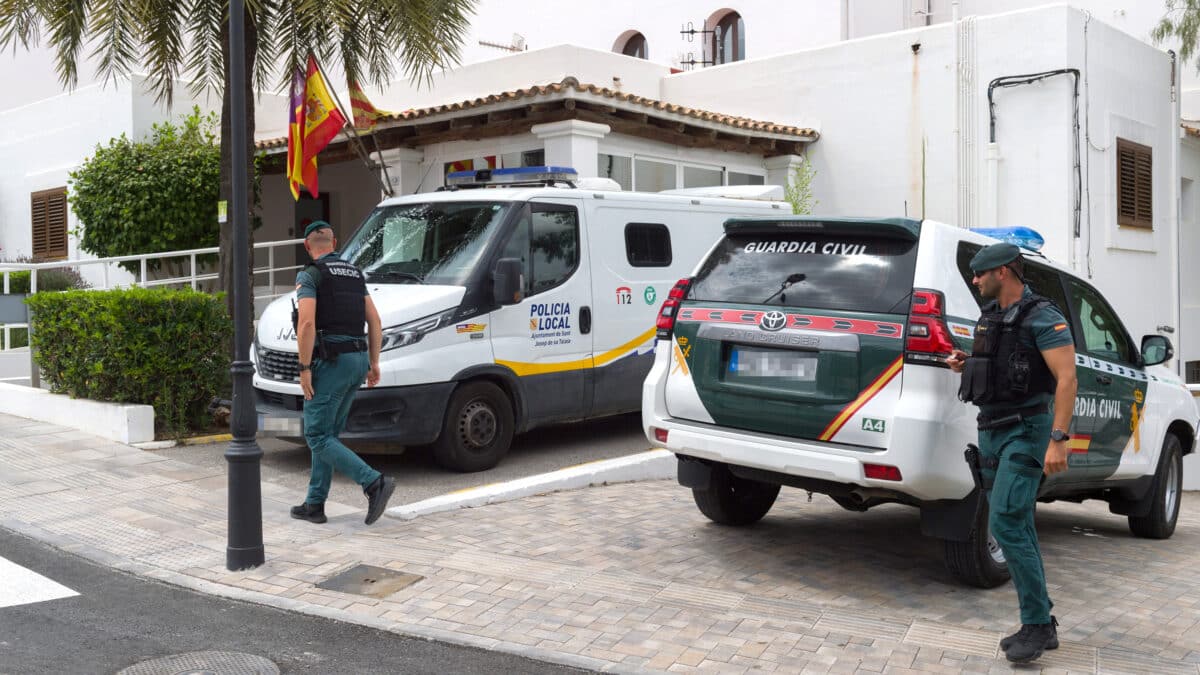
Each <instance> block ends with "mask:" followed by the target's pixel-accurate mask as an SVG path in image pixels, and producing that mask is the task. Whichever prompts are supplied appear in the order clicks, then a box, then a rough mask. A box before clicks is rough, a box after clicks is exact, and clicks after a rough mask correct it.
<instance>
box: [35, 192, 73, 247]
mask: <svg viewBox="0 0 1200 675" xmlns="http://www.w3.org/2000/svg"><path fill="white" fill-rule="evenodd" d="M30 202H31V203H30V213H31V215H32V221H33V223H32V224H33V257H34V258H37V259H39V260H65V259H66V257H67V189H66V188H65V187H64V188H55V189H53V190H43V191H41V192H35V193H33V194H32V195H31V198H30Z"/></svg>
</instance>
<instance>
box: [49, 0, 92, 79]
mask: <svg viewBox="0 0 1200 675" xmlns="http://www.w3.org/2000/svg"><path fill="white" fill-rule="evenodd" d="M43 4H44V5H52V7H48V8H47V10H45V11H46V13H45V15H44V16H45V17H46V27H47V28H48V29H49V34H50V44H51V45H53V46H54V69H55V70H56V71H58V81H59V82H60V83H62V85H63V87H64V88H67V89H69V88H71V87H74V86H75V83H76V82H78V81H79V67H78V63H79V51H80V50H81V49H82V48H83V41H84V36H85V34H86V32H87V16H88V3H87V2H86V0H71V1H70V2H59V3H49V2H47V3H43Z"/></svg>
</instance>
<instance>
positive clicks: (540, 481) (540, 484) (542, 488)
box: [384, 450, 676, 520]
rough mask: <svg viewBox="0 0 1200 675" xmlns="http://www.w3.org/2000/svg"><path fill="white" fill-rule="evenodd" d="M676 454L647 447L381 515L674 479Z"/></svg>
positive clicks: (409, 516) (411, 515) (407, 514)
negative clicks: (643, 450) (623, 454)
mask: <svg viewBox="0 0 1200 675" xmlns="http://www.w3.org/2000/svg"><path fill="white" fill-rule="evenodd" d="M675 472H676V460H675V454H674V453H673V452H671V451H670V450H650V451H648V452H639V453H637V454H634V455H628V456H625V457H617V458H616V459H604V460H599V461H595V462H588V463H586V464H579V465H577V466H572V467H567V468H565V469H559V470H558V471H551V472H549V473H543V474H539V475H537V476H528V477H526V478H518V479H516V480H511V481H507V482H504V483H492V484H490V485H481V486H479V487H473V488H467V489H465V490H458V491H456V492H450V493H447V494H444V495H438V496H437V497H431V498H429V499H425V500H422V501H419V502H413V503H412V504H404V505H401V506H393V507H392V508H390V509H388V510H387V511H385V512H384V515H387V516H390V517H392V518H398V519H400V520H412V519H414V518H417V517H419V516H426V515H429V514H432V513H440V512H443V511H454V510H457V509H462V508H473V507H476V506H485V505H487V504H498V503H500V502H508V501H512V500H514V499H520V498H521V497H530V496H533V495H542V494H547V493H550V492H559V491H561V490H576V489H579V488H585V487H588V486H591V485H606V484H609V483H630V482H634V481H643V480H665V479H669V478H674V477H675Z"/></svg>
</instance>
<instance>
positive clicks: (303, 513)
mask: <svg viewBox="0 0 1200 675" xmlns="http://www.w3.org/2000/svg"><path fill="white" fill-rule="evenodd" d="M292 517H293V518H295V519H296V520H307V521H308V522H310V523H323V522H325V521H326V520H328V518H326V517H325V505H324V504H309V503H308V502H304V503H303V504H301V505H300V506H293V507H292Z"/></svg>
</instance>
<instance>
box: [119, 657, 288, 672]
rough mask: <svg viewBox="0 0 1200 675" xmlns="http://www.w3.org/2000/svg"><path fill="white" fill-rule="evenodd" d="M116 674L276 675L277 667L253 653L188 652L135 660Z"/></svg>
mask: <svg viewBox="0 0 1200 675" xmlns="http://www.w3.org/2000/svg"><path fill="white" fill-rule="evenodd" d="M117 675H279V667H278V666H276V665H275V664H274V663H272V662H271V661H269V660H267V659H264V658H263V657H261V656H255V655H254V654H242V653H240V652H188V653H186V654H176V655H175V656H164V657H162V658H159V659H150V660H149V661H142V662H141V663H135V664H133V665H132V666H129V667H128V668H126V669H125V670H122V671H120V672H118V673H117Z"/></svg>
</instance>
